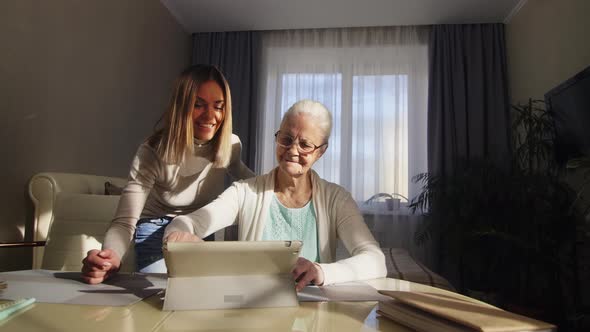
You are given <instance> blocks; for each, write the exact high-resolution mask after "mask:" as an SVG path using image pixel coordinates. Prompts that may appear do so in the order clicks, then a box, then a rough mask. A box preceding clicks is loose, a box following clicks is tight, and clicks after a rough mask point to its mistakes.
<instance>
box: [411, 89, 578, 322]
mask: <svg viewBox="0 0 590 332" xmlns="http://www.w3.org/2000/svg"><path fill="white" fill-rule="evenodd" d="M512 110H513V112H512V116H513V117H512V120H513V122H512V128H511V132H512V138H513V140H512V141H513V151H512V155H511V156H510V160H511V163H510V165H509V166H508V167H501V166H499V165H496V164H494V163H493V162H491V161H489V160H486V159H469V160H462V161H461V162H459V163H457V165H458V166H457V167H456V168H455V170H454V172H453V173H452V174H445V175H435V174H428V173H425V174H421V175H419V176H417V177H416V178H415V181H418V182H420V183H422V185H423V190H422V192H421V193H420V194H419V195H418V196H416V197H415V198H414V199H413V200H412V202H411V204H410V208H412V209H413V210H414V211H417V210H419V211H422V212H423V213H424V215H425V218H424V222H423V223H422V224H421V225H420V226H419V227H418V229H417V231H416V234H415V240H416V241H417V242H418V243H421V242H423V241H426V240H429V239H433V240H435V241H437V242H438V246H439V247H440V250H439V251H438V253H439V262H440V263H441V264H442V266H443V267H444V266H446V267H447V269H448V267H449V266H451V267H452V268H453V270H454V271H456V275H457V276H458V277H457V278H452V277H450V276H448V275H446V276H447V277H448V278H449V279H451V280H456V281H458V282H459V284H458V285H457V286H458V288H459V290H461V291H463V292H467V290H468V289H474V288H479V290H482V291H484V292H486V293H488V294H497V297H498V298H500V299H501V300H502V301H504V303H510V304H518V305H520V306H524V307H527V308H533V307H536V306H540V307H541V308H540V309H541V311H542V312H540V313H538V314H536V316H538V317H539V316H540V317H539V318H543V319H549V320H552V321H557V320H560V319H561V318H560V317H546V316H547V315H550V314H551V313H553V312H559V311H560V309H562V308H565V307H567V306H568V304H567V303H565V302H568V301H567V299H566V298H564V296H562V294H564V292H562V290H561V289H559V288H556V285H561V284H563V283H564V280H569V279H570V278H571V277H572V270H573V267H572V265H573V264H572V249H573V248H572V244H573V243H574V240H573V239H574V238H575V222H574V218H573V216H572V213H571V209H570V208H569V207H570V206H571V203H572V201H573V196H572V191H571V189H569V188H568V186H567V185H565V184H564V182H563V181H562V179H561V177H560V172H559V168H558V166H557V165H556V164H555V162H554V161H553V150H552V149H553V138H554V130H553V123H552V121H551V118H550V117H549V114H548V113H547V111H546V110H545V108H544V103H543V102H542V101H537V100H529V101H528V103H526V104H524V105H515V106H513V107H512ZM439 270H440V272H441V273H442V274H445V273H444V270H445V269H444V268H442V269H441V268H439ZM547 289H549V290H553V291H547ZM568 293H569V292H565V294H568ZM562 316H563V315H562Z"/></svg>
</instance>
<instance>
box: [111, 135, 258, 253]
mask: <svg viewBox="0 0 590 332" xmlns="http://www.w3.org/2000/svg"><path fill="white" fill-rule="evenodd" d="M241 149H242V146H241V142H240V139H239V138H238V136H236V135H232V154H231V159H230V163H229V165H228V167H227V168H214V167H212V166H213V163H212V162H213V160H214V153H213V152H214V151H213V144H207V145H205V146H199V145H198V144H196V143H195V146H194V153H193V154H192V155H190V156H187V157H185V160H184V161H183V162H182V163H181V164H179V165H178V164H167V163H165V162H164V161H163V160H162V159H161V158H160V156H159V155H158V153H157V152H156V151H155V150H154V149H153V148H152V147H150V146H149V145H148V144H147V143H144V144H142V145H140V146H139V149H138V150H137V153H136V155H135V157H134V158H133V162H132V164H131V170H130V172H129V181H128V182H127V185H126V186H125V188H124V189H123V192H122V194H121V198H120V200H119V205H118V207H117V212H116V213H115V217H114V219H113V221H112V222H111V225H110V227H109V229H108V230H107V233H106V235H105V240H104V243H103V246H102V247H103V249H112V250H114V251H115V252H116V253H117V254H118V255H119V257H120V258H122V257H123V255H124V254H125V252H126V251H127V248H128V247H129V244H130V243H131V240H132V239H133V234H134V233H135V226H136V224H137V221H138V220H139V219H140V218H160V217H165V216H169V217H174V216H177V215H181V214H187V213H190V212H193V211H195V210H197V209H199V208H201V207H203V206H205V205H206V204H208V203H209V202H211V201H212V200H213V199H215V198H216V197H217V196H219V194H221V193H222V192H223V190H224V188H225V184H224V182H225V175H226V174H229V175H230V176H231V177H232V178H233V179H234V180H239V179H246V178H249V177H252V176H254V173H252V171H251V170H250V169H248V167H246V165H244V163H243V162H242V161H241V159H240V153H241Z"/></svg>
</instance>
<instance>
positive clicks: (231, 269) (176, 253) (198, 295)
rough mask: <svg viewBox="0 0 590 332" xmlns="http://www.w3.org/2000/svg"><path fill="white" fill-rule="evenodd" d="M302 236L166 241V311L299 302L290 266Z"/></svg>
mask: <svg viewBox="0 0 590 332" xmlns="http://www.w3.org/2000/svg"><path fill="white" fill-rule="evenodd" d="M301 246H302V242H301V241H211V242H170V243H166V244H164V248H163V251H164V259H165V261H166V267H167V268H168V286H167V288H166V296H165V299H164V310H193V309H229V308H252V307H285V306H296V305H297V294H296V291H295V281H294V280H293V277H292V276H291V270H292V269H293V266H294V265H295V263H296V262H297V258H298V257H299V251H300V250H301Z"/></svg>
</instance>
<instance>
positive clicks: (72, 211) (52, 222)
mask: <svg viewBox="0 0 590 332" xmlns="http://www.w3.org/2000/svg"><path fill="white" fill-rule="evenodd" d="M106 182H110V183H112V184H114V185H117V186H124V185H125V184H126V183H127V180H126V179H123V178H116V177H107V176H97V175H86V174H74V173H39V174H36V175H35V176H33V177H32V178H31V180H30V181H29V196H30V197H31V200H32V201H33V205H34V208H35V211H34V222H33V227H34V229H33V240H34V241H46V245H45V247H35V248H33V269H39V268H43V269H50V270H64V271H79V270H80V269H81V267H82V262H81V261H82V259H83V258H84V257H85V256H86V252H87V251H88V250H91V249H100V247H101V244H102V241H103V238H104V233H105V231H106V230H107V228H108V227H109V224H110V222H111V220H112V218H113V216H114V214H115V210H116V208H117V204H118V202H119V196H117V195H105V183H106ZM132 249H133V246H131V248H130V250H128V251H127V254H126V255H125V257H123V258H122V260H123V263H122V270H124V271H133V270H134V269H135V263H134V257H135V253H134V252H133V250H132Z"/></svg>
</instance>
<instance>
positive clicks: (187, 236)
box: [164, 232, 203, 242]
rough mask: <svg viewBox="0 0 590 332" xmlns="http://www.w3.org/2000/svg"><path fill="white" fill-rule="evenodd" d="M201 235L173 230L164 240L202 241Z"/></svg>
mask: <svg viewBox="0 0 590 332" xmlns="http://www.w3.org/2000/svg"><path fill="white" fill-rule="evenodd" d="M201 241H203V240H202V239H201V238H200V237H198V236H196V235H195V234H192V233H187V232H172V233H170V234H168V236H167V237H166V238H165V239H164V242H201Z"/></svg>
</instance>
